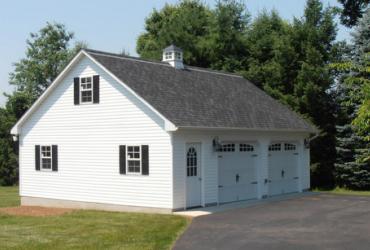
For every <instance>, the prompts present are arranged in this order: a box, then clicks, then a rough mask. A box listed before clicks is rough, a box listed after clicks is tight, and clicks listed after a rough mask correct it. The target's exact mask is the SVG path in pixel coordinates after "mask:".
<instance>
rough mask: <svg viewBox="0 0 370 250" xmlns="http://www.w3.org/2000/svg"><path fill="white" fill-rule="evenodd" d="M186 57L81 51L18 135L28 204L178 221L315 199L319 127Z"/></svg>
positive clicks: (168, 52) (172, 52)
mask: <svg viewBox="0 0 370 250" xmlns="http://www.w3.org/2000/svg"><path fill="white" fill-rule="evenodd" d="M182 58H183V52H182V50H181V49H179V48H177V47H176V46H170V47H168V48H166V49H164V51H163V61H162V62H159V61H149V60H144V59H140V58H134V57H127V56H122V55H118V54H112V53H107V52H101V51H95V50H81V51H80V52H79V53H78V54H77V55H76V56H75V57H74V58H73V60H72V61H71V62H70V63H69V65H68V66H67V67H66V68H65V69H64V71H63V72H62V73H61V74H60V75H59V76H58V77H57V78H56V79H55V81H54V82H53V83H52V84H51V86H50V87H49V88H48V89H47V90H46V91H45V92H44V93H43V94H42V96H41V97H40V98H39V99H38V100H37V101H36V102H35V103H34V105H33V106H32V107H31V108H30V109H29V110H28V111H27V112H26V114H25V115H24V116H23V117H22V118H21V119H20V120H19V121H18V122H17V124H16V125H15V126H14V127H13V128H12V131H11V133H12V134H13V136H14V138H15V139H17V140H19V152H20V161H19V164H20V196H21V201H22V204H23V205H41V206H63V207H78V208H90V209H91V208H92V209H105V210H119V211H133V210H134V211H150V212H172V211H174V210H181V209H188V208H192V207H198V206H211V205H217V204H222V203H228V202H237V201H243V200H250V199H263V198H267V197H270V196H275V195H282V194H287V193H293V192H302V191H304V190H307V189H309V187H310V173H309V162H310V159H309V141H310V138H311V137H312V136H313V135H314V134H315V133H317V130H316V128H314V127H313V126H312V125H311V124H309V123H308V122H306V121H305V120H304V119H302V118H301V117H300V116H299V115H298V114H296V113H295V112H293V111H292V110H290V109H289V108H288V107H286V106H284V105H282V104H281V103H279V102H278V101H276V100H274V99H273V98H272V97H270V96H269V95H267V94H266V93H265V92H263V91H262V90H261V89H259V88H257V87H256V86H255V85H254V84H252V83H251V82H249V81H248V80H246V79H244V78H243V77H241V76H239V75H236V74H230V73H226V72H220V71H213V70H209V69H204V68H197V67H191V66H187V65H184V63H183V59H182Z"/></svg>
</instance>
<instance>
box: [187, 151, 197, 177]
mask: <svg viewBox="0 0 370 250" xmlns="http://www.w3.org/2000/svg"><path fill="white" fill-rule="evenodd" d="M197 166H198V164H197V151H196V150H195V148H194V147H190V148H189V149H188V153H187V154H186V171H187V176H197Z"/></svg>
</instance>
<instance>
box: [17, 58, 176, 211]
mask: <svg viewBox="0 0 370 250" xmlns="http://www.w3.org/2000/svg"><path fill="white" fill-rule="evenodd" d="M93 75H100V104H99V105H74V103H73V100H74V99H73V98H74V92H73V78H74V77H90V76H93ZM164 124H165V122H164V120H163V119H162V118H160V117H159V116H158V115H157V114H155V113H154V112H153V111H151V110H150V109H149V108H148V107H147V106H146V105H145V104H143V103H142V102H141V101H140V100H138V99H137V98H136V97H135V96H133V95H132V94H131V93H130V92H129V91H127V90H126V89H125V88H124V87H123V86H122V85H121V84H120V83H118V82H117V81H115V80H114V79H113V78H112V77H110V76H109V75H108V74H107V73H105V71H103V70H102V69H101V68H100V67H98V66H97V65H96V64H94V63H93V62H92V61H91V60H90V59H88V58H86V57H84V58H82V59H81V60H80V61H79V62H78V63H77V64H76V65H75V67H73V68H72V70H71V71H70V72H69V73H68V74H67V76H66V77H65V78H64V79H63V80H62V82H60V83H59V85H58V86H57V87H56V88H55V89H54V90H53V91H52V93H51V94H50V95H49V96H48V98H47V99H46V100H45V101H44V102H43V103H42V104H41V106H40V107H38V108H37V110H36V111H35V112H34V113H33V114H32V115H31V116H30V118H29V119H28V120H27V121H26V122H25V123H24V125H23V126H22V128H21V133H20V134H21V135H20V195H21V196H31V197H41V198H51V199H62V200H63V199H64V200H72V201H85V202H96V203H110V204H118V205H129V206H145V207H160V208H171V207H172V146H171V137H170V135H169V134H168V133H167V132H166V131H164V129H163V128H164ZM51 140H52V142H53V143H56V144H57V145H58V146H59V147H58V148H59V150H58V160H59V161H58V172H53V173H52V172H50V173H48V172H40V171H35V153H34V150H35V149H34V145H48V143H50V141H51ZM119 145H149V148H150V150H149V166H150V167H149V173H150V174H149V175H147V176H143V175H132V174H127V175H120V174H119Z"/></svg>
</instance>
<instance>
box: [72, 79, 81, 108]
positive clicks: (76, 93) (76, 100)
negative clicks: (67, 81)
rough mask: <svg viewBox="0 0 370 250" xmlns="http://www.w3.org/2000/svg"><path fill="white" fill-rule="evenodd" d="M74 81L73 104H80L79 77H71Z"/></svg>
mask: <svg viewBox="0 0 370 250" xmlns="http://www.w3.org/2000/svg"><path fill="white" fill-rule="evenodd" d="M73 81H74V88H73V89H74V104H75V105H78V104H80V78H79V77H75V78H74V79H73Z"/></svg>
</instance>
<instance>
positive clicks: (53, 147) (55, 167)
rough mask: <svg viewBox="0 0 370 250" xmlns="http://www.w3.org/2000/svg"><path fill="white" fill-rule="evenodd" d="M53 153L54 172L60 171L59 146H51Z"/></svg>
mask: <svg viewBox="0 0 370 250" xmlns="http://www.w3.org/2000/svg"><path fill="white" fill-rule="evenodd" d="M51 148H52V149H51V151H52V156H51V160H52V168H53V169H52V170H53V171H58V146H57V145H52V146H51Z"/></svg>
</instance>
